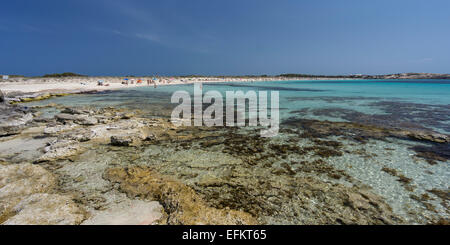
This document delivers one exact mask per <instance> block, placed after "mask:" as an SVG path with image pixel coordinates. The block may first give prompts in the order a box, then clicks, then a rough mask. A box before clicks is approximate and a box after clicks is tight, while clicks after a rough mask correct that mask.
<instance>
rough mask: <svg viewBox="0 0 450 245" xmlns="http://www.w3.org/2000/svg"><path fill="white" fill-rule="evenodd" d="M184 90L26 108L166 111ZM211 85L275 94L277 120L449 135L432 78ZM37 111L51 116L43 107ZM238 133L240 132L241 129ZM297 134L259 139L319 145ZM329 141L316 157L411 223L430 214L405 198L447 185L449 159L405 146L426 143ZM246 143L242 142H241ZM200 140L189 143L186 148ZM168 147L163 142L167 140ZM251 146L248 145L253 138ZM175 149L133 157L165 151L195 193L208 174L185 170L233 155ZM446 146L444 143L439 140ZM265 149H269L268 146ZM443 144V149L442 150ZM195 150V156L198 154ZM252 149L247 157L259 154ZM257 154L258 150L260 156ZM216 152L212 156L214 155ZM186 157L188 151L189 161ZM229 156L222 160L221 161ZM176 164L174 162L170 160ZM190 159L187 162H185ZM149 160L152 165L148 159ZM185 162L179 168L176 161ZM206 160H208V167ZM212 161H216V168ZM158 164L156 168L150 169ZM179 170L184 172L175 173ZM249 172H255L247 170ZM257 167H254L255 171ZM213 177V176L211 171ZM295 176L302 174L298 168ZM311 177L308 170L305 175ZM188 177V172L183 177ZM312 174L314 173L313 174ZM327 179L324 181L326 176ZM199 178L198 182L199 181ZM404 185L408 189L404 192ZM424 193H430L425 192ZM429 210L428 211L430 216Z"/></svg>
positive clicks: (441, 87)
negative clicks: (331, 152)
mask: <svg viewBox="0 0 450 245" xmlns="http://www.w3.org/2000/svg"><path fill="white" fill-rule="evenodd" d="M179 90H184V91H188V92H189V93H190V94H191V95H192V94H193V85H170V86H160V87H157V88H154V87H152V86H151V87H146V86H142V87H137V88H128V89H123V90H117V91H108V92H102V93H98V94H88V95H71V96H65V97H58V98H52V99H50V100H46V101H39V102H33V103H30V105H45V104H48V103H56V104H62V105H67V106H99V107H102V106H104V107H109V106H113V107H125V108H132V109H141V110H143V111H144V112H146V113H147V114H148V116H169V115H170V113H171V109H172V108H173V107H174V106H176V104H171V103H170V98H171V95H172V93H173V92H175V91H179ZM210 90H217V91H219V92H221V94H222V95H223V96H225V92H226V91H236V90H242V91H244V92H246V91H249V90H255V91H279V93H280V118H281V120H282V128H283V125H284V124H283V122H287V121H289V120H292V119H296V120H298V119H318V120H321V121H324V120H329V121H350V122H357V123H359V124H364V125H374V126H381V127H387V128H396V129H397V128H405V129H426V130H433V131H437V132H440V133H446V134H448V133H450V82H449V81H440V80H430V81H428V80H409V81H401V80H397V81H383V80H376V81H368V80H361V81H288V82H286V81H283V82H254V83H248V82H246V83H209V84H203V92H204V93H205V92H206V91H210ZM46 110H47V111H44V112H45V113H49V114H52V113H55V111H53V110H49V109H46ZM241 133H242V134H245V130H243V131H242V132H241ZM299 135H300V134H294V135H287V134H286V133H280V135H279V136H277V137H275V138H272V139H270V140H269V142H267V143H266V145H265V147H266V148H267V147H268V146H269V145H272V144H275V145H276V144H278V145H281V144H288V145H291V146H299V147H300V148H303V149H304V148H306V147H308V146H311V145H315V146H320V143H317V142H315V143H314V140H315V139H314V138H304V137H303V138H302V137H300V136H299ZM323 139H325V140H334V141H337V142H340V143H342V145H343V147H342V148H341V149H340V151H342V152H343V154H342V155H340V156H332V157H329V158H327V157H326V158H323V159H324V160H325V162H326V163H327V164H330V165H331V166H333V167H334V168H336V169H339V170H343V171H345V172H346V173H347V174H349V175H350V176H352V178H354V179H355V180H357V181H360V182H361V183H363V184H364V185H368V186H370V187H371V188H372V189H373V191H374V192H375V193H377V194H379V195H381V196H383V197H384V198H385V199H386V201H387V202H388V203H389V204H390V205H391V207H392V208H393V210H394V211H395V212H396V213H397V214H399V215H402V216H404V217H405V219H406V220H409V221H410V222H411V223H415V222H421V217H422V216H424V217H425V216H430V215H433V213H432V212H431V211H430V210H427V209H426V208H425V207H424V206H423V203H421V202H418V201H417V200H414V199H413V198H412V197H411V196H412V195H414V196H420V195H424V194H427V193H430V190H432V189H436V190H442V191H447V192H448V190H449V183H450V168H449V166H450V165H449V163H450V162H449V161H441V162H439V163H438V164H436V165H431V164H429V163H427V161H426V160H424V159H422V158H419V157H416V152H414V150H412V148H413V147H415V146H432V145H431V144H429V143H419V142H413V141H408V140H404V139H390V138H386V139H370V140H369V141H368V142H367V143H365V144H360V143H357V142H356V143H355V141H353V140H354V139H353V140H352V139H350V140H349V139H348V137H347V138H346V137H341V136H339V135H335V136H332V137H328V138H326V137H323V138H322V140H323ZM246 140H249V139H246ZM201 143H203V142H202V141H201V140H200V141H199V142H193V143H192V144H193V145H192V146H199V145H200V146H201ZM168 144H169V143H168ZM255 144H256V143H255ZM192 146H191V148H188V149H184V150H180V149H179V148H178V147H179V145H176V143H175V145H171V144H169V145H168V146H161V147H160V146H151V147H148V148H147V149H146V150H144V151H143V153H142V154H140V157H141V158H142V164H149V162H153V161H154V159H155V154H156V155H158V156H159V155H161V156H165V155H167V156H172V157H175V158H176V161H175V159H166V158H164V157H162V160H161V161H157V162H155V163H154V164H155V166H157V168H160V169H159V171H160V172H162V173H165V174H169V175H175V176H177V175H180V176H181V177H179V178H180V179H182V180H183V181H184V182H185V183H187V184H189V185H191V186H192V187H194V188H195V189H196V190H198V191H200V192H202V190H203V189H202V188H201V187H199V186H196V181H197V182H199V181H200V180H201V179H202V178H203V177H205V176H206V177H208V176H209V177H210V175H211V174H213V172H211V171H204V172H199V173H196V175H195V176H197V177H195V178H192V177H189V176H191V175H190V174H189V171H192V170H191V168H192V166H194V167H195V168H199V167H201V166H197V165H205V167H207V166H209V165H210V164H212V163H213V162H214V161H215V160H214V159H221V160H220V164H225V165H227V164H228V165H230V166H231V165H234V164H235V161H236V159H235V157H231V156H228V155H226V154H224V153H223V152H222V150H223V148H224V147H225V148H226V146H225V143H220V144H217V146H214V147H212V148H211V147H210V148H208V147H206V148H205V147H200V150H199V149H195V147H192ZM447 146H448V144H447ZM268 148H269V149H266V150H268V151H272V150H273V149H270V147H268ZM446 149H448V147H447V148H446ZM199 151H201V154H200V153H199ZM259 154H260V153H258V154H255V155H258V156H259ZM261 154H262V153H261ZM218 155H220V157H218ZM187 156H191V158H192V159H190V158H189V157H187ZM227 157H229V158H230V159H228V158H227ZM315 159H317V156H314V155H311V154H310V153H307V154H298V152H293V153H292V154H291V153H289V155H288V156H287V158H286V159H284V158H283V159H274V160H272V159H263V160H261V161H262V162H268V163H269V162H270V164H273V167H274V168H275V167H279V166H281V164H282V163H287V164H289V165H290V166H291V167H292V169H296V168H299V169H301V168H302V165H301V164H300V165H299V164H298V162H301V161H314V160H315ZM177 161H182V164H179V165H178V164H177V163H176V162H177ZM190 161H191V163H189V162H190ZM152 164H153V163H152ZM186 164H187V165H189V166H191V165H192V166H191V167H190V168H188V170H183V168H184V165H186ZM208 164H209V165H208ZM220 164H219V165H220ZM158 166H159V167H158ZM383 168H388V169H395V170H396V171H397V174H398V175H397V176H396V175H393V174H389V173H388V172H386V171H383V170H382V169H383ZM183 171H184V172H183ZM255 171H256V170H255ZM257 171H260V170H257ZM214 174H219V173H214ZM302 174H303V173H302ZM313 175H316V174H315V173H313ZM400 175H402V176H404V177H406V178H410V179H411V181H410V183H408V184H405V183H402V182H400V181H399V176H400ZM186 176H188V177H186ZM319 178H322V177H320V176H319ZM325 180H326V181H330V179H329V178H327V177H326V178H325ZM331 181H332V180H331ZM200 182H201V181H200ZM408 188H409V190H408ZM430 195H431V194H430ZM428 202H429V203H431V204H432V205H433V206H434V208H435V209H436V213H438V214H439V216H440V217H447V218H448V212H449V210H448V200H447V201H445V200H441V199H439V198H436V197H434V199H431V200H430V201H428ZM430 212H431V213H430Z"/></svg>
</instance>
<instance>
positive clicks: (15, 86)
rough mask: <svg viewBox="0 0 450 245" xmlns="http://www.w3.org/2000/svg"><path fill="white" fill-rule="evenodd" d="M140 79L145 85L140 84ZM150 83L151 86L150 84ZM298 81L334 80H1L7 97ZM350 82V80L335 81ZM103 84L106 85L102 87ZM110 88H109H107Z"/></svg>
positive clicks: (256, 78)
mask: <svg viewBox="0 0 450 245" xmlns="http://www.w3.org/2000/svg"><path fill="white" fill-rule="evenodd" d="M139 80H141V81H142V82H141V83H139V84H137V82H138V81H139ZM148 80H150V85H149V84H148V82H147V81H148ZM298 80H331V79H317V78H315V79H305V78H289V79H288V78H280V77H255V78H215V77H209V78H168V77H162V78H158V79H157V80H156V81H153V80H152V78H151V77H141V78H129V80H128V85H126V84H123V82H125V80H124V78H123V77H68V78H13V79H8V80H0V90H1V91H3V93H5V94H6V95H7V96H8V94H17V93H84V92H91V91H103V90H115V89H124V88H129V87H144V86H154V85H155V83H156V86H163V85H177V84H191V83H198V82H201V83H211V82H251V81H253V82H255V81H257V82H261V81H298ZM332 80H351V79H332ZM99 81H102V82H103V84H104V86H99V85H98V82H99ZM105 85H107V86H105Z"/></svg>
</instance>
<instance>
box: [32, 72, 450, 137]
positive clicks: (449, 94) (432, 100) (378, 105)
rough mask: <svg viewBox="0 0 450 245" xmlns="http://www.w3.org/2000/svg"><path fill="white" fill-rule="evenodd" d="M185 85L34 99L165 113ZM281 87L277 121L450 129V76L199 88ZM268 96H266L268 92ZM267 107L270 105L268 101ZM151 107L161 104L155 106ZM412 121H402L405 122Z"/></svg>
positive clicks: (206, 88)
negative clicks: (323, 121)
mask: <svg viewBox="0 0 450 245" xmlns="http://www.w3.org/2000/svg"><path fill="white" fill-rule="evenodd" d="M180 90H181V91H188V92H189V93H190V94H191V95H193V85H192V84H189V85H169V86H158V87H157V88H154V87H153V86H150V87H148V86H142V87H133V88H127V89H123V90H116V91H108V92H102V93H98V94H89V95H72V96H66V97H60V98H53V99H51V100H47V101H44V102H35V103H33V104H46V103H50V102H51V103H57V104H63V105H68V106H69V105H70V106H73V105H77V106H82V105H91V106H120V107H129V108H136V109H144V110H148V111H149V113H150V114H152V113H153V114H155V115H158V116H159V115H161V113H163V114H164V110H162V109H161V108H166V109H168V110H167V111H165V113H166V114H165V116H168V115H170V114H167V113H169V112H170V109H171V108H173V107H174V106H175V105H176V104H171V103H170V98H171V95H172V94H173V93H174V92H175V91H180ZM209 90H217V91H219V92H221V94H222V95H223V96H224V97H225V92H226V91H237V90H241V91H244V92H247V91H249V90H253V91H279V94H280V105H279V106H280V118H281V121H283V120H286V119H288V118H292V117H301V118H309V119H318V120H330V121H355V122H358V121H360V120H361V118H362V117H363V116H364V115H374V117H372V118H369V119H367V118H364V119H365V120H369V121H370V120H372V121H371V123H375V124H380V123H382V124H386V123H388V124H392V125H393V126H400V127H401V126H402V125H403V126H406V127H417V128H420V127H425V128H428V129H432V130H435V131H437V132H442V133H450V81H448V80H352V81H279V82H253V83H249V82H245V83H207V84H203V92H204V93H205V92H206V91H209ZM268 94H270V93H268ZM269 97H270V96H269ZM269 107H270V105H269ZM155 108H158V109H160V110H159V111H158V110H155ZM408 123H409V124H410V125H406V124H408Z"/></svg>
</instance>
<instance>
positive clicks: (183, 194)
mask: <svg viewBox="0 0 450 245" xmlns="http://www.w3.org/2000/svg"><path fill="white" fill-rule="evenodd" d="M105 178H106V179H108V180H110V181H112V182H116V183H119V184H120V189H121V190H122V191H124V192H125V193H126V194H127V195H129V196H130V197H140V198H144V199H149V200H157V201H159V202H160V203H161V204H162V205H163V207H164V210H165V211H166V213H167V214H168V219H167V223H168V224H184V225H206V224H211V225H219V224H221V225H252V224H257V222H256V220H255V219H254V218H253V217H252V216H251V215H250V214H248V213H245V212H242V211H236V210H229V209H215V208H211V207H209V206H208V205H207V204H206V203H205V201H204V200H203V199H202V198H201V197H200V196H198V195H197V194H196V193H195V191H194V190H192V189H191V188H189V187H187V186H186V185H183V184H181V183H179V182H177V181H174V180H171V179H169V178H167V177H164V176H160V175H159V174H157V173H155V172H153V171H152V170H151V169H149V168H145V167H131V168H114V169H109V170H107V171H106V173H105Z"/></svg>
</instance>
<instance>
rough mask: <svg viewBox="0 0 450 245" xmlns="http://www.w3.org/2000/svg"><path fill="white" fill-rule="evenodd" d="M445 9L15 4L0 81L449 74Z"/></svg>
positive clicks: (330, 4)
mask: <svg viewBox="0 0 450 245" xmlns="http://www.w3.org/2000/svg"><path fill="white" fill-rule="evenodd" d="M449 10H450V1H448V0H427V1H425V0H421V1H418V0H389V1H388V0H386V1H385V0H377V1H373V0H370V1H369V0H340V1H336V0H315V1H312V0H310V1H301V0H277V1H276V0H273V1H264V0H221V1H219V0H189V1H186V0H164V1H162V0H161V1H144V0H142V1H138V0H135V1H131V0H129V1H120V0H39V1H36V0H15V1H2V3H0V56H1V58H0V74H22V75H43V74H46V73H56V72H76V73H81V74H87V75H131V74H134V75H149V74H158V75H188V74H205V75H244V74H280V73H308V74H360V73H364V74H382V73H398V72H435V73H450V14H449Z"/></svg>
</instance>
